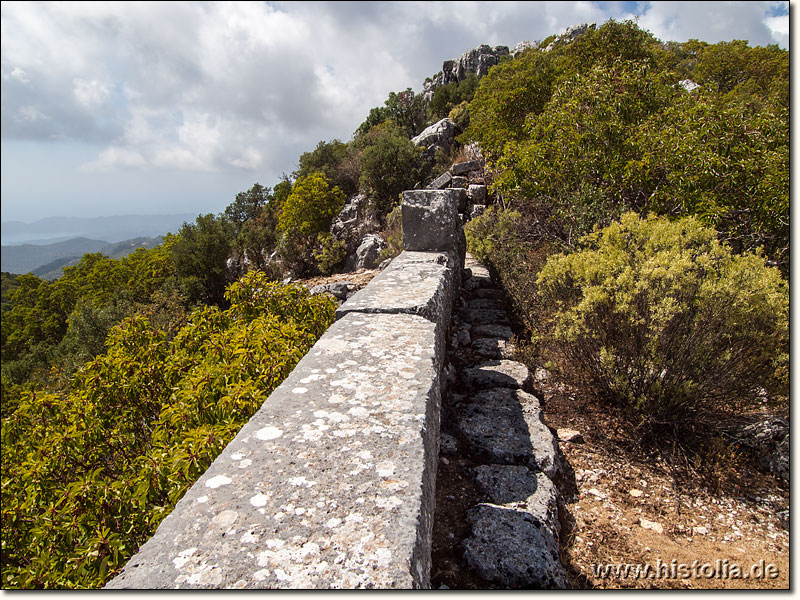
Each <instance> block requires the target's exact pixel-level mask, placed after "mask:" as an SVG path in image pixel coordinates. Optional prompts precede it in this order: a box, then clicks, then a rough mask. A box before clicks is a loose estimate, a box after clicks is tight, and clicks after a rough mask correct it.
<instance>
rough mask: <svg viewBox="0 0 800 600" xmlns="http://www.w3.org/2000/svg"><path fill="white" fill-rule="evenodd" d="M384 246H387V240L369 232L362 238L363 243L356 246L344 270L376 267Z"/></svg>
mask: <svg viewBox="0 0 800 600" xmlns="http://www.w3.org/2000/svg"><path fill="white" fill-rule="evenodd" d="M384 248H386V241H385V240H384V239H383V238H382V237H381V236H379V235H376V234H374V233H368V234H367V235H365V236H364V237H363V238H361V243H360V244H359V245H358V248H356V251H355V253H353V254H351V255H350V256H348V257H347V260H346V261H345V264H344V271H345V272H349V271H356V270H358V269H374V268H375V266H376V263H377V262H378V256H379V255H380V253H381V250H383V249H384Z"/></svg>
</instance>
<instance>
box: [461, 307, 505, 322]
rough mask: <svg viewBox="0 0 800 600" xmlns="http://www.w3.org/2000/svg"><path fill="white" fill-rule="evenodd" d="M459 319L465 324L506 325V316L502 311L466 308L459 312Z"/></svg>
mask: <svg viewBox="0 0 800 600" xmlns="http://www.w3.org/2000/svg"><path fill="white" fill-rule="evenodd" d="M461 318H462V319H464V321H466V322H467V323H472V324H479V323H501V324H504V325H505V324H508V323H509V320H508V315H507V314H506V312H505V311H503V310H496V309H495V310H492V309H478V308H469V307H466V308H464V309H462V310H461Z"/></svg>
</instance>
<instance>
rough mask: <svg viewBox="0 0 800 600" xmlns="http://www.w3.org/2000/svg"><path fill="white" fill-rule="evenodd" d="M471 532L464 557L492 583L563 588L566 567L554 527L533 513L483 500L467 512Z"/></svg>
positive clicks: (514, 587)
mask: <svg viewBox="0 0 800 600" xmlns="http://www.w3.org/2000/svg"><path fill="white" fill-rule="evenodd" d="M467 520H468V522H469V523H470V525H471V526H472V535H471V537H469V538H468V539H467V540H466V541H465V542H464V558H465V559H466V561H467V563H468V564H469V565H470V567H472V568H473V569H475V571H476V572H477V573H478V574H479V575H480V576H481V577H483V578H484V579H486V580H487V581H490V582H491V583H493V584H496V585H500V586H504V587H507V588H512V589H520V588H540V589H564V588H566V586H567V582H566V571H565V569H564V566H563V565H562V564H561V561H560V560H559V556H558V550H559V548H558V542H557V541H556V539H555V536H554V534H553V531H552V530H550V529H548V528H547V526H546V525H544V524H543V523H541V522H540V521H539V520H538V519H537V518H536V517H535V516H534V515H532V514H531V513H529V512H527V511H525V510H518V509H515V508H507V507H505V506H498V505H496V504H489V503H483V504H479V505H478V506H476V507H475V508H473V509H471V510H470V511H469V512H468V513H467Z"/></svg>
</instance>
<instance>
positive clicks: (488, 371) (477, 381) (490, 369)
mask: <svg viewBox="0 0 800 600" xmlns="http://www.w3.org/2000/svg"><path fill="white" fill-rule="evenodd" d="M462 379H463V381H464V384H465V385H467V386H468V387H469V388H471V389H476V390H485V389H489V388H495V387H503V388H514V389H521V388H527V387H528V386H529V384H530V382H529V379H530V373H529V372H528V367H526V366H525V365H523V364H522V363H519V362H516V361H513V360H490V361H487V362H484V363H481V364H479V365H476V366H474V367H471V368H469V369H464V372H463V376H462Z"/></svg>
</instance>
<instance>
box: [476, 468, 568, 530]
mask: <svg viewBox="0 0 800 600" xmlns="http://www.w3.org/2000/svg"><path fill="white" fill-rule="evenodd" d="M474 472H475V481H476V482H477V484H478V487H479V488H480V490H481V493H482V494H483V495H484V497H485V498H486V500H487V501H488V502H491V503H492V504H502V505H504V506H507V507H509V508H516V509H518V510H524V511H525V512H527V513H530V515H531V516H533V518H534V519H536V520H537V521H538V522H539V523H541V524H542V525H544V526H545V527H547V529H549V530H551V531H553V533H554V534H555V537H556V539H558V535H559V533H560V531H561V522H560V521H559V520H558V498H559V494H558V488H556V486H555V484H554V483H553V482H552V481H551V480H550V478H549V477H548V476H547V475H545V474H544V473H541V472H538V473H537V472H534V471H531V470H530V469H529V468H528V467H525V466H520V465H480V466H478V467H475V469H474Z"/></svg>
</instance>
